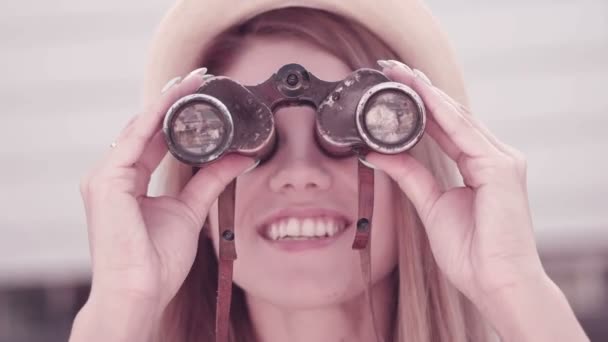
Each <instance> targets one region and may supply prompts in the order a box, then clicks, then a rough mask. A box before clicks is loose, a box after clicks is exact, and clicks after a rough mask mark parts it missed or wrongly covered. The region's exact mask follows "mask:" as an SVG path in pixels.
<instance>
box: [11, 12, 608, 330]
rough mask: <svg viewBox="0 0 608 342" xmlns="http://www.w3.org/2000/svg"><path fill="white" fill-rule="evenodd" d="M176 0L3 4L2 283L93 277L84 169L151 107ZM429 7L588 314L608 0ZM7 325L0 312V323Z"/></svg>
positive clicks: (605, 222)
mask: <svg viewBox="0 0 608 342" xmlns="http://www.w3.org/2000/svg"><path fill="white" fill-rule="evenodd" d="M370 1H371V0H370ZM172 2H173V1H170V0H146V1H143V0H136V1H122V0H106V1H77V0H55V1H32V0H21V1H11V2H9V1H2V2H1V3H0V49H1V50H0V74H1V75H2V78H1V79H0V104H1V105H2V128H3V129H2V134H0V143H1V145H0V146H2V147H1V149H0V165H1V168H0V213H1V214H0V288H2V287H7V288H20V287H31V286H36V285H38V286H62V284H65V285H66V286H67V285H69V284H86V282H87V281H88V277H89V254H88V242H87V233H86V225H85V218H84V212H83V208H82V205H81V200H80V194H79V190H78V185H79V180H80V178H81V177H82V175H83V174H84V173H85V171H86V170H87V169H88V168H90V167H91V165H92V163H93V162H94V161H95V160H97V159H98V158H99V157H100V156H101V155H102V154H103V152H104V151H106V150H107V149H108V148H109V144H110V142H111V141H112V140H114V138H115V136H116V135H117V134H118V132H119V131H120V129H121V128H122V126H123V125H124V124H125V123H126V121H127V120H128V118H129V117H130V116H131V115H133V114H134V113H136V112H137V109H138V107H139V99H140V85H141V82H142V72H143V66H144V61H145V55H146V50H147V44H148V42H149V40H150V38H151V36H152V34H153V32H154V30H155V27H156V25H157V22H158V21H159V20H160V18H161V16H162V15H163V13H164V11H165V10H166V9H167V8H168V7H169V6H170V5H171V3H172ZM428 3H429V5H430V7H431V8H432V9H433V10H434V13H435V14H436V16H437V17H439V20H440V21H441V22H442V23H443V25H444V26H445V28H446V29H447V31H448V34H449V36H450V37H451V39H452V41H453V45H454V48H455V49H456V52H457V54H458V56H459V58H460V60H461V62H462V65H463V66H464V69H465V76H466V80H467V84H468V88H469V92H470V95H471V98H472V102H473V109H474V112H475V115H477V116H478V117H480V118H481V119H482V121H484V122H485V123H487V125H488V126H489V127H490V128H491V129H492V130H493V131H494V132H495V133H496V135H497V136H498V137H499V138H501V139H502V140H504V141H505V142H507V143H509V144H511V145H513V146H515V147H516V148H518V149H520V150H522V151H523V152H525V154H526V155H527V157H528V162H529V177H528V184H529V191H530V201H531V206H532V209H533V215H534V222H535V227H536V234H537V237H538V243H539V246H540V249H541V252H542V254H543V256H545V257H546V260H554V259H551V258H554V257H556V259H555V260H558V261H555V262H554V263H553V265H562V264H568V263H570V264H568V265H570V266H571V267H570V268H568V267H566V268H561V266H554V268H553V270H554V274H556V275H558V276H559V275H560V274H561V273H560V272H561V271H560V270H562V269H575V270H576V274H581V275H582V276H580V277H578V276H576V277H570V276H567V277H566V276H565V277H564V278H563V279H573V280H572V281H571V282H569V283H568V282H566V281H564V282H563V283H562V287H563V288H566V289H570V290H569V291H567V294H568V295H569V296H570V298H571V299H574V302H575V308H577V310H579V311H578V312H581V313H584V312H585V311H584V310H585V308H587V309H589V307H593V306H592V305H591V304H593V303H596V306H597V303H603V302H602V301H601V300H600V299H602V298H603V299H604V300H605V299H606V297H601V296H602V293H603V294H604V296H605V292H606V291H605V288H606V287H603V288H604V292H602V286H606V285H605V284H607V283H608V266H607V264H608V262H607V261H606V260H607V259H608V200H607V197H608V180H607V177H608V160H607V159H608V153H607V152H606V149H608V134H607V130H608V94H606V89H607V87H606V82H607V80H608V1H607V0H528V1H523V0H519V1H513V0H512V1H496V0H495V1H474V0H460V1H453V0H432V1H428ZM589 251H592V252H589ZM593 251H600V252H593ZM586 253H591V255H592V257H590V258H586V257H585V255H586ZM581 255H582V256H581ZM560 260H563V261H560ZM573 262H574V263H576V264H574V266H572V265H571V264H572V263H573ZM568 272H570V273H564V274H571V273H572V272H571V271H568ZM568 277H570V278H568ZM581 279H582V280H581ZM602 279H603V280H602ZM591 280H593V281H591ZM602 281H603V283H602ZM53 284H54V285H53ZM601 284H604V285H601ZM53 293H54V295H52V296H46V297H44V298H46V300H47V307H51V308H53V307H54V308H57V307H59V308H61V307H62V306H61V305H64V307H66V306H65V305H66V304H57V303H65V302H66V298H67V299H69V298H72V302H70V300H67V302H68V303H72V304H69V305H73V303H74V300H73V298H74V297H73V295H70V293H71V292H66V291H63V292H61V291H60V292H53ZM83 293H84V294H86V291H84V292H83ZM8 296H9V297H6V298H9V299H10V293H9V295H8ZM70 296H72V297H70ZM2 298H3V297H2V296H0V302H2ZM49 298H51V299H53V298H54V299H53V300H51V304H53V303H55V304H53V305H50V306H49V304H48V299H49ZM6 302H10V300H7V301H6ZM585 302H586V303H587V304H589V305H591V306H584V305H582V304H580V303H585ZM57 305H59V306H57ZM70 308H72V306H70ZM596 309H597V308H596ZM70 310H71V309H70ZM589 310H591V309H589ZM0 311H1V310H0ZM50 312H51V313H50V314H51V315H52V314H53V312H56V311H52V310H51V311H50ZM589 312H591V311H589ZM41 319H42V320H43V321H44V319H45V318H44V317H43V318H41ZM3 322H4V323H3ZM8 322H10V321H9V320H6V319H4V320H3V319H2V312H0V331H1V330H3V327H4V328H5V329H6V328H7V327H9V326H11V325H12V326H14V324H12V323H8ZM66 324H69V317H68V319H67V320H66ZM23 329H24V331H26V330H27V329H26V328H23ZM63 334H65V332H63ZM2 336H3V335H2V334H1V333H0V340H2ZM21 336H26V335H21ZM58 336H64V335H58ZM49 340H50V339H49Z"/></svg>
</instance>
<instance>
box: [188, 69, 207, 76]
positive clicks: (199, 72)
mask: <svg viewBox="0 0 608 342" xmlns="http://www.w3.org/2000/svg"><path fill="white" fill-rule="evenodd" d="M206 73H207V68H205V67H202V68H198V69H196V70H193V71H192V72H190V73H189V74H188V76H186V77H189V76H193V75H199V76H203V75H205V74H206Z"/></svg>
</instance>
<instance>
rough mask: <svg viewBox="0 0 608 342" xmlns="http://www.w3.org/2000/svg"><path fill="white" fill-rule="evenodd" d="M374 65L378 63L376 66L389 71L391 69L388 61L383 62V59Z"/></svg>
mask: <svg viewBox="0 0 608 342" xmlns="http://www.w3.org/2000/svg"><path fill="white" fill-rule="evenodd" d="M376 63H378V65H379V66H380V67H381V68H383V69H390V68H392V67H393V65H391V63H389V62H388V61H385V60H384V59H379V60H377V61H376Z"/></svg>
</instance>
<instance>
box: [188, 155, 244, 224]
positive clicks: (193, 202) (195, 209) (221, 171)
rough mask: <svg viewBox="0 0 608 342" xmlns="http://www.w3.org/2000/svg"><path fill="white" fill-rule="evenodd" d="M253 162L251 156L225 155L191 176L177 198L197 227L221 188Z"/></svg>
mask: <svg viewBox="0 0 608 342" xmlns="http://www.w3.org/2000/svg"><path fill="white" fill-rule="evenodd" d="M254 164H255V161H254V160H253V159H252V158H249V157H243V156H239V155H227V156H225V157H222V158H221V159H219V160H218V161H217V162H214V163H212V164H210V165H208V166H205V167H204V168H202V169H200V170H199V171H198V172H197V173H196V174H195V175H194V176H192V179H190V181H189V182H188V183H187V184H186V186H184V188H183V189H182V191H181V193H180V194H179V195H178V197H177V199H178V200H180V201H181V202H182V203H184V204H185V205H186V207H187V208H189V210H190V212H191V215H192V216H193V217H194V219H195V222H196V224H197V227H198V228H199V229H200V228H201V227H202V226H203V223H204V222H205V218H206V217H207V213H208V211H209V208H210V207H211V204H213V202H214V201H215V200H216V199H217V198H218V197H219V195H220V193H221V192H222V190H224V188H225V187H226V186H227V185H228V183H230V182H231V181H232V180H234V179H235V178H236V177H238V176H239V175H240V174H242V173H243V172H245V171H246V170H247V169H248V168H249V167H251V166H252V165H254Z"/></svg>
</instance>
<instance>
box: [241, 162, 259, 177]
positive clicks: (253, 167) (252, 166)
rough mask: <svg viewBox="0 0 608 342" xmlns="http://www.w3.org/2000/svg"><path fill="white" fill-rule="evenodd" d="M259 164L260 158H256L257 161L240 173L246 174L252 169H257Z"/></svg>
mask: <svg viewBox="0 0 608 342" xmlns="http://www.w3.org/2000/svg"><path fill="white" fill-rule="evenodd" d="M258 165H260V160H259V159H256V161H255V163H253V165H251V166H250V167H248V168H247V169H246V170H245V171H243V173H241V174H240V175H241V176H242V175H244V174H246V173H248V172H250V171H252V170H253V169H255V168H256V167H257V166H258Z"/></svg>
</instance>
